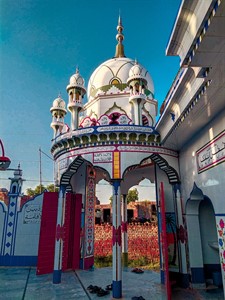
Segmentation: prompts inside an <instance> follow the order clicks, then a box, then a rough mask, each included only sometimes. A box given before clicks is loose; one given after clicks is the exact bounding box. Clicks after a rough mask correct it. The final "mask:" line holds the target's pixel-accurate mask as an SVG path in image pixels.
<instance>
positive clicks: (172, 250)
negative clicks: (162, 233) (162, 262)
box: [166, 213, 179, 269]
mask: <svg viewBox="0 0 225 300" xmlns="http://www.w3.org/2000/svg"><path fill="white" fill-rule="evenodd" d="M166 236H167V245H168V255H169V267H170V268H173V269H177V268H178V266H179V265H178V244H177V241H178V237H177V226H176V218H175V214H174V213H166Z"/></svg>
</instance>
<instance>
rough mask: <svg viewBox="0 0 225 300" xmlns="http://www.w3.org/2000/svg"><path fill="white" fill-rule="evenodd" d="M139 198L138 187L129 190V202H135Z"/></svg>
mask: <svg viewBox="0 0 225 300" xmlns="http://www.w3.org/2000/svg"><path fill="white" fill-rule="evenodd" d="M137 200H138V190H137V189H136V188H135V189H131V190H129V191H128V194H127V204H128V203H130V202H135V201H137Z"/></svg>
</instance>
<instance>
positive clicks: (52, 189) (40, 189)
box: [26, 184, 59, 197]
mask: <svg viewBox="0 0 225 300" xmlns="http://www.w3.org/2000/svg"><path fill="white" fill-rule="evenodd" d="M44 190H47V191H48V192H58V191H59V188H58V187H56V186H55V185H54V184H49V185H47V186H44V185H43V184H39V185H37V186H36V187H35V188H34V189H32V188H28V189H27V190H26V195H28V196H31V197H34V196H35V195H38V194H41V193H43V192H44Z"/></svg>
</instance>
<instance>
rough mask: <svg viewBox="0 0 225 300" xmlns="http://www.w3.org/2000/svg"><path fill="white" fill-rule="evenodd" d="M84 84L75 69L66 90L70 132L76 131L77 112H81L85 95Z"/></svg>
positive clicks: (77, 124)
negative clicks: (69, 114)
mask: <svg viewBox="0 0 225 300" xmlns="http://www.w3.org/2000/svg"><path fill="white" fill-rule="evenodd" d="M84 83H85V82H84V79H83V77H82V76H81V75H80V73H79V69H78V68H77V69H76V73H75V74H74V75H72V76H71V77H70V83H69V85H68V86H67V88H66V90H67V93H68V96H69V102H68V105H67V108H68V110H69V111H70V113H71V129H72V130H74V129H77V128H78V126H79V112H80V111H81V110H83V103H82V100H83V98H84V95H85V94H86V88H85V86H84Z"/></svg>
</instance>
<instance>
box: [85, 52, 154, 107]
mask: <svg viewBox="0 0 225 300" xmlns="http://www.w3.org/2000/svg"><path fill="white" fill-rule="evenodd" d="M135 64H136V62H135V60H133V59H130V58H126V57H115V58H112V59H109V60H107V61H105V62H104V63H102V64H101V65H100V66H99V67H98V68H97V69H96V70H95V71H94V72H93V74H92V75H91V77H90V80H89V83H88V89H87V96H88V101H92V100H93V99H94V98H95V97H96V96H98V95H100V94H104V95H107V94H109V95H112V94H118V93H119V92H121V93H125V92H127V93H129V87H128V85H127V79H128V78H129V72H130V69H131V68H132V67H133V66H134V65H135ZM139 66H140V67H141V69H142V74H143V76H144V77H145V80H146V81H147V91H146V92H147V94H151V95H152V97H154V85H153V81H152V78H151V76H150V74H149V73H148V71H147V70H146V69H145V68H144V67H143V66H142V65H140V64H139Z"/></svg>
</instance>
